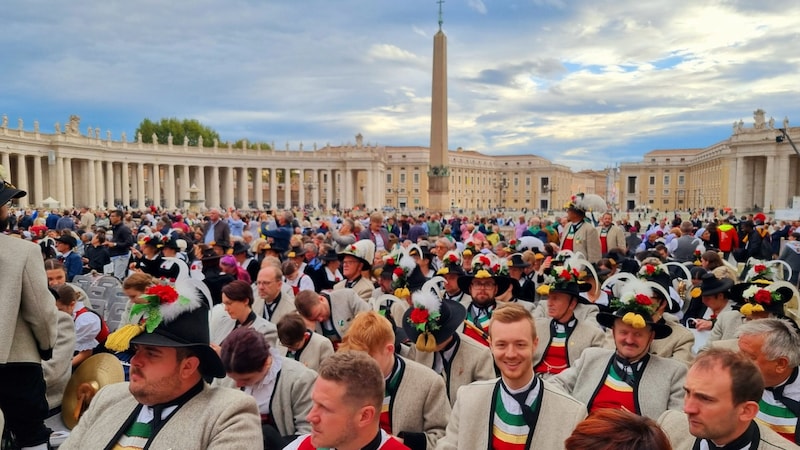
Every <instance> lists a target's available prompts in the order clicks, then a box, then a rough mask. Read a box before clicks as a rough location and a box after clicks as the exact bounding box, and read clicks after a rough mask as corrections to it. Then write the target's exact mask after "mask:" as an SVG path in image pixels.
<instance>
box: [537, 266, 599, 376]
mask: <svg viewBox="0 0 800 450" xmlns="http://www.w3.org/2000/svg"><path fill="white" fill-rule="evenodd" d="M579 275H580V274H579V273H575V272H571V271H569V270H561V271H558V270H553V271H552V272H551V275H550V277H549V278H548V279H549V281H550V283H549V284H548V293H547V301H546V303H547V315H548V316H549V317H548V318H547V319H542V318H538V319H536V335H537V336H539V337H540V339H539V341H538V345H537V346H536V353H535V355H534V358H533V360H534V367H533V368H534V371H535V372H536V373H538V374H541V375H542V376H543V377H545V378H549V377H550V376H553V375H557V374H559V373H561V372H563V371H564V370H565V369H567V368H568V367H570V366H572V365H574V364H575V361H576V360H577V359H578V357H579V356H581V354H582V353H583V350H584V349H586V348H588V347H602V346H603V342H604V341H605V334H604V333H603V331H602V330H600V328H599V327H598V326H596V325H594V324H591V323H586V322H583V321H579V320H578V319H577V318H576V317H575V315H574V311H575V308H576V307H577V306H578V303H579V302H580V298H581V290H582V289H585V288H586V287H588V286H589V285H588V284H587V283H580V282H579V280H578V278H579ZM543 303H544V301H543Z"/></svg>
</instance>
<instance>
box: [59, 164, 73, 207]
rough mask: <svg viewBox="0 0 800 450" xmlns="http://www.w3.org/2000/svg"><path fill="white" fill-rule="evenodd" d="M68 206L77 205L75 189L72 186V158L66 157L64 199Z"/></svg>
mask: <svg viewBox="0 0 800 450" xmlns="http://www.w3.org/2000/svg"><path fill="white" fill-rule="evenodd" d="M61 204H62V205H64V206H66V207H67V208H71V207H73V206H75V191H74V189H73V187H72V158H64V200H63V201H62V202H61Z"/></svg>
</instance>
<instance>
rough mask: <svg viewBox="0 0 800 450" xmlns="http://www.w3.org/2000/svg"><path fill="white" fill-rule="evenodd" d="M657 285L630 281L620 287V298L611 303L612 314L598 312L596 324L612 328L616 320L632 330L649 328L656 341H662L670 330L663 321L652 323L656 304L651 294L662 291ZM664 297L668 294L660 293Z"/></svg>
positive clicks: (642, 281)
mask: <svg viewBox="0 0 800 450" xmlns="http://www.w3.org/2000/svg"><path fill="white" fill-rule="evenodd" d="M663 289H664V288H663V287H661V286H660V285H659V284H658V283H655V282H653V281H645V280H640V279H631V280H629V281H626V282H625V285H624V286H623V287H622V294H621V295H620V298H618V299H614V300H612V302H611V308H612V309H614V312H613V313H609V312H600V313H598V314H597V323H599V324H600V325H602V326H604V327H607V328H613V327H614V324H615V323H616V322H617V319H619V320H621V321H622V323H625V324H627V325H630V326H632V327H633V328H645V327H650V328H651V329H652V330H653V331H654V332H655V338H656V339H663V338H665V337H667V336H669V335H670V334H672V329H671V328H670V327H669V325H667V324H666V322H664V321H663V320H659V321H657V322H656V321H653V314H654V313H655V312H656V308H657V306H656V302H654V301H653V292H654V291H656V290H659V291H663ZM662 294H663V295H664V296H665V297H669V294H668V293H666V292H662Z"/></svg>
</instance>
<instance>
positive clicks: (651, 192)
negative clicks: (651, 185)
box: [647, 189, 656, 195]
mask: <svg viewBox="0 0 800 450" xmlns="http://www.w3.org/2000/svg"><path fill="white" fill-rule="evenodd" d="M647 194H648V195H656V190H655V189H649V190H648V191H647Z"/></svg>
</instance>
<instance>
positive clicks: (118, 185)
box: [108, 161, 127, 209]
mask: <svg viewBox="0 0 800 450" xmlns="http://www.w3.org/2000/svg"><path fill="white" fill-rule="evenodd" d="M108 164H109V166H110V170H111V174H112V175H114V174H115V172H117V170H116V169H115V168H114V163H113V162H112V161H109V162H108ZM124 168H125V163H120V164H119V172H118V173H116V176H115V177H114V195H113V196H112V200H114V209H116V206H117V205H116V199H119V204H120V205H122V204H123V203H122V169H124ZM126 187H127V186H126Z"/></svg>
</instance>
